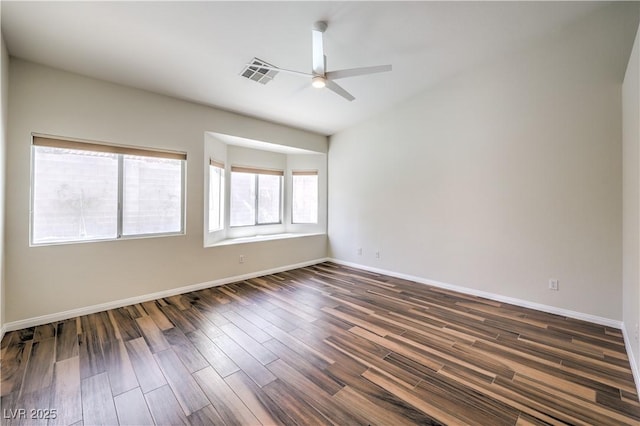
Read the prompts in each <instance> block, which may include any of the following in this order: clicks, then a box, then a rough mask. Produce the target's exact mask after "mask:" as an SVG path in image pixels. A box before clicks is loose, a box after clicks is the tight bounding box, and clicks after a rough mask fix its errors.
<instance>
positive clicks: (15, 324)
mask: <svg viewBox="0 0 640 426" xmlns="http://www.w3.org/2000/svg"><path fill="white" fill-rule="evenodd" d="M327 260H329V259H327V258H321V259H314V260H310V261H307V262H301V263H296V264H292V265H286V266H280V267H277V268H273V269H267V270H262V271H256V272H250V273H248V274H243V275H236V276H233V277H226V278H220V279H217V280H213V281H207V282H203V283H198V284H192V285H188V286H184V287H178V288H172V289H169V290H164V291H159V292H156V293H150V294H144V295H141V296H135V297H129V298H127V299H121V300H114V301H112V302H106V303H101V304H98V305H92V306H87V307H84V308H78V309H71V310H68V311H64V312H57V313H53V314H48V315H42V316H39V317H34V318H27V319H23V320H19V321H12V322H8V323H6V324H4V325H3V327H2V335H4V333H5V331H13V330H21V329H23V328H28V327H34V326H38V325H43V324H49V323H51V322H54V321H62V320H66V319H69V318H75V317H78V316H82V315H88V314H93V313H96V312H102V311H107V310H109V309H115V308H121V307H123V306H128V305H135V304H136V303H141V302H147V301H149V300H155V299H161V298H163V297H170V296H175V295H178V294H183V293H188V292H190V291H196V290H202V289H203V288H209V287H217V286H220V285H224V284H230V283H234V282H238V281H243V280H248V279H251V278H257V277H262V276H264V275H271V274H277V273H278V272H284V271H290V270H292V269H297V268H304V267H305V266H311V265H316V264H318V263H322V262H326V261H327Z"/></svg>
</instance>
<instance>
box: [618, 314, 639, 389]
mask: <svg viewBox="0 0 640 426" xmlns="http://www.w3.org/2000/svg"><path fill="white" fill-rule="evenodd" d="M622 336H623V338H624V347H625V350H626V351H627V357H629V364H630V366H631V372H632V373H633V381H634V382H635V384H636V391H637V392H638V400H639V401H640V370H639V369H638V364H637V363H636V359H635V357H634V356H633V349H632V348H631V343H630V342H631V338H630V337H629V335H628V334H627V328H626V327H625V326H624V324H623V325H622Z"/></svg>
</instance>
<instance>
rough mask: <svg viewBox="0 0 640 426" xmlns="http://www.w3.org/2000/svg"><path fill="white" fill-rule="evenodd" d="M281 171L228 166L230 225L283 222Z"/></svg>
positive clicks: (282, 174) (282, 173)
mask: <svg viewBox="0 0 640 426" xmlns="http://www.w3.org/2000/svg"><path fill="white" fill-rule="evenodd" d="M283 176H284V172H282V171H280V170H263V169H253V168H248V167H238V166H232V167H231V205H230V217H229V219H230V225H231V226H253V225H268V224H278V223H282V218H281V216H282V208H281V206H282V177H283Z"/></svg>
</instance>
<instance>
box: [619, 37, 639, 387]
mask: <svg viewBox="0 0 640 426" xmlns="http://www.w3.org/2000/svg"><path fill="white" fill-rule="evenodd" d="M622 134H623V138H622V141H623V142H622V143H623V150H622V158H623V184H622V188H623V203H622V205H623V216H622V217H623V227H622V235H623V239H622V243H623V255H622V283H623V284H622V300H623V303H622V318H623V322H624V328H625V331H626V335H627V338H628V339H629V341H628V342H627V343H628V344H627V346H628V347H631V354H629V355H630V358H631V359H632V360H633V361H635V363H636V365H635V368H636V371H640V343H639V342H638V334H637V331H636V330H637V327H638V324H640V29H639V31H638V33H637V34H636V40H635V44H634V45H633V51H632V52H631V57H630V58H629V65H628V66H627V72H626V74H625V77H624V83H623V85H622ZM637 379H638V378H637Z"/></svg>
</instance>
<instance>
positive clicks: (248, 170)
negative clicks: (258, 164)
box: [231, 166, 284, 176]
mask: <svg viewBox="0 0 640 426" xmlns="http://www.w3.org/2000/svg"><path fill="white" fill-rule="evenodd" d="M231 171H232V172H236V173H253V174H256V175H273V176H284V171H282V170H270V169H258V168H254V167H244V166H231Z"/></svg>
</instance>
